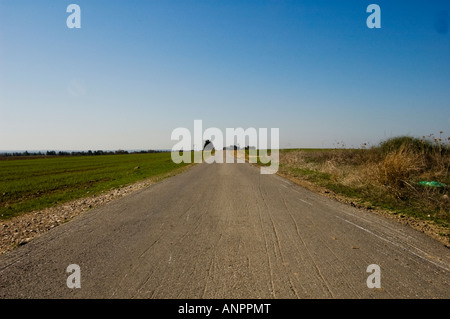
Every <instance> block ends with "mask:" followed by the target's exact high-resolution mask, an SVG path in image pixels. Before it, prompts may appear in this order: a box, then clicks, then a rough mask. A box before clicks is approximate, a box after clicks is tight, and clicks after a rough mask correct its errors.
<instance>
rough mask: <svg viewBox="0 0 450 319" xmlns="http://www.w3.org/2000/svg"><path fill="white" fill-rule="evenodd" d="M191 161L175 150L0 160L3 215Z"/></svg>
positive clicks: (87, 193) (155, 174)
mask: <svg viewBox="0 0 450 319" xmlns="http://www.w3.org/2000/svg"><path fill="white" fill-rule="evenodd" d="M186 165H188V164H184V163H181V164H175V163H173V161H172V159H171V153H150V154H124V155H104V156H72V157H71V156H68V157H49V158H33V159H17V160H3V161H0V219H9V218H11V217H14V216H17V215H19V214H21V213H24V212H28V211H32V210H37V209H42V208H45V207H50V206H54V205H57V204H60V203H63V202H66V201H70V200H74V199H78V198H81V197H85V196H91V195H94V194H98V193H100V192H102V191H105V190H110V189H112V188H117V187H121V186H124V185H127V184H131V183H133V182H137V181H140V180H144V179H147V178H150V177H155V178H156V177H159V176H164V175H167V174H168V173H170V172H172V171H175V170H177V169H181V168H182V167H184V166H186Z"/></svg>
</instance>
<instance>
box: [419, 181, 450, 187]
mask: <svg viewBox="0 0 450 319" xmlns="http://www.w3.org/2000/svg"><path fill="white" fill-rule="evenodd" d="M419 184H420V185H422V186H431V187H446V186H447V185H445V184H444V183H440V182H435V181H431V182H429V181H422V182H419Z"/></svg>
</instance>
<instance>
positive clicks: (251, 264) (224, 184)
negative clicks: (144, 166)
mask: <svg viewBox="0 0 450 319" xmlns="http://www.w3.org/2000/svg"><path fill="white" fill-rule="evenodd" d="M70 264H77V265H79V266H80V278H81V288H79V289H77V288H74V289H70V288H68V287H67V284H66V280H67V277H68V276H69V275H70V274H69V273H67V272H66V269H67V267H68V265H70ZM371 264H377V265H379V267H380V271H381V288H379V289H378V288H372V289H370V288H368V286H367V283H366V280H367V277H368V276H369V275H370V273H367V272H366V270H367V267H368V266H369V265H371ZM449 274H450V251H449V249H448V248H446V247H445V246H444V245H442V244H441V243H439V242H437V241H435V240H434V239H431V238H429V237H427V236H426V235H424V234H422V233H420V232H417V231H415V230H413V229H411V228H409V227H408V226H404V225H401V224H398V223H396V222H395V221H392V220H388V219H385V218H383V217H381V216H379V215H376V214H374V213H371V212H368V211H364V210H359V209H357V208H354V207H349V206H347V205H345V204H342V203H339V202H336V201H334V200H331V199H329V198H326V197H323V196H321V195H319V194H315V193H313V192H311V191H308V190H305V189H303V188H301V187H299V186H297V185H295V184H293V183H292V182H290V181H288V180H285V179H283V178H282V177H279V176H277V175H261V174H259V169H258V168H256V167H254V166H252V165H250V164H207V163H203V164H198V165H196V166H194V167H193V168H191V169H190V170H188V171H186V172H184V173H182V174H180V175H177V176H175V177H172V178H169V179H166V180H164V181H162V182H160V183H157V184H155V185H152V186H150V187H148V188H146V189H144V190H141V191H138V192H135V193H133V194H131V195H129V196H127V197H124V198H122V199H119V200H116V201H114V202H111V203H109V204H107V205H105V206H103V207H100V208H97V209H93V210H91V211H89V212H87V213H84V214H82V215H80V216H78V217H76V218H74V219H73V220H72V221H70V222H68V223H66V224H64V225H61V226H58V227H56V228H55V229H53V230H51V231H49V232H48V233H46V234H44V235H42V236H40V237H38V238H36V239H35V240H33V241H32V242H30V243H29V244H26V245H24V246H21V247H19V248H17V249H15V250H14V251H12V252H10V253H7V254H4V255H3V256H0V298H233V299H234V298H236V299H238V298H450V289H449V279H450V278H449Z"/></svg>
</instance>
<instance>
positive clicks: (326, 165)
mask: <svg viewBox="0 0 450 319" xmlns="http://www.w3.org/2000/svg"><path fill="white" fill-rule="evenodd" d="M441 134H442V133H441ZM449 167H450V138H443V137H442V136H440V137H435V136H433V135H430V136H427V137H425V136H424V137H422V138H415V137H410V136H401V137H395V138H391V139H388V140H386V141H383V142H381V143H380V144H379V145H377V146H374V147H370V148H369V147H367V146H366V145H363V146H362V147H361V148H360V149H345V148H336V149H285V150H280V168H279V174H280V175H284V176H286V177H289V178H291V179H294V180H297V181H303V182H306V183H303V185H305V186H308V185H306V184H309V185H312V186H318V187H319V188H320V189H321V190H322V191H324V192H325V193H331V194H336V195H338V196H340V197H342V198H344V199H348V201H349V202H351V203H352V204H353V205H356V206H360V207H365V208H368V209H382V210H383V211H388V212H390V213H391V214H394V215H397V216H398V217H400V218H403V217H406V216H408V217H413V218H415V219H417V220H422V221H427V223H432V224H435V225H438V226H439V235H440V236H445V237H447V239H448V237H449V236H450V232H449V225H450V200H449V194H448V191H449V186H450V176H449Z"/></svg>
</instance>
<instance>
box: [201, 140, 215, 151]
mask: <svg viewBox="0 0 450 319" xmlns="http://www.w3.org/2000/svg"><path fill="white" fill-rule="evenodd" d="M203 150H204V151H212V150H214V144H213V142H211V141H210V140H206V141H205V145H204V146H203Z"/></svg>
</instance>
